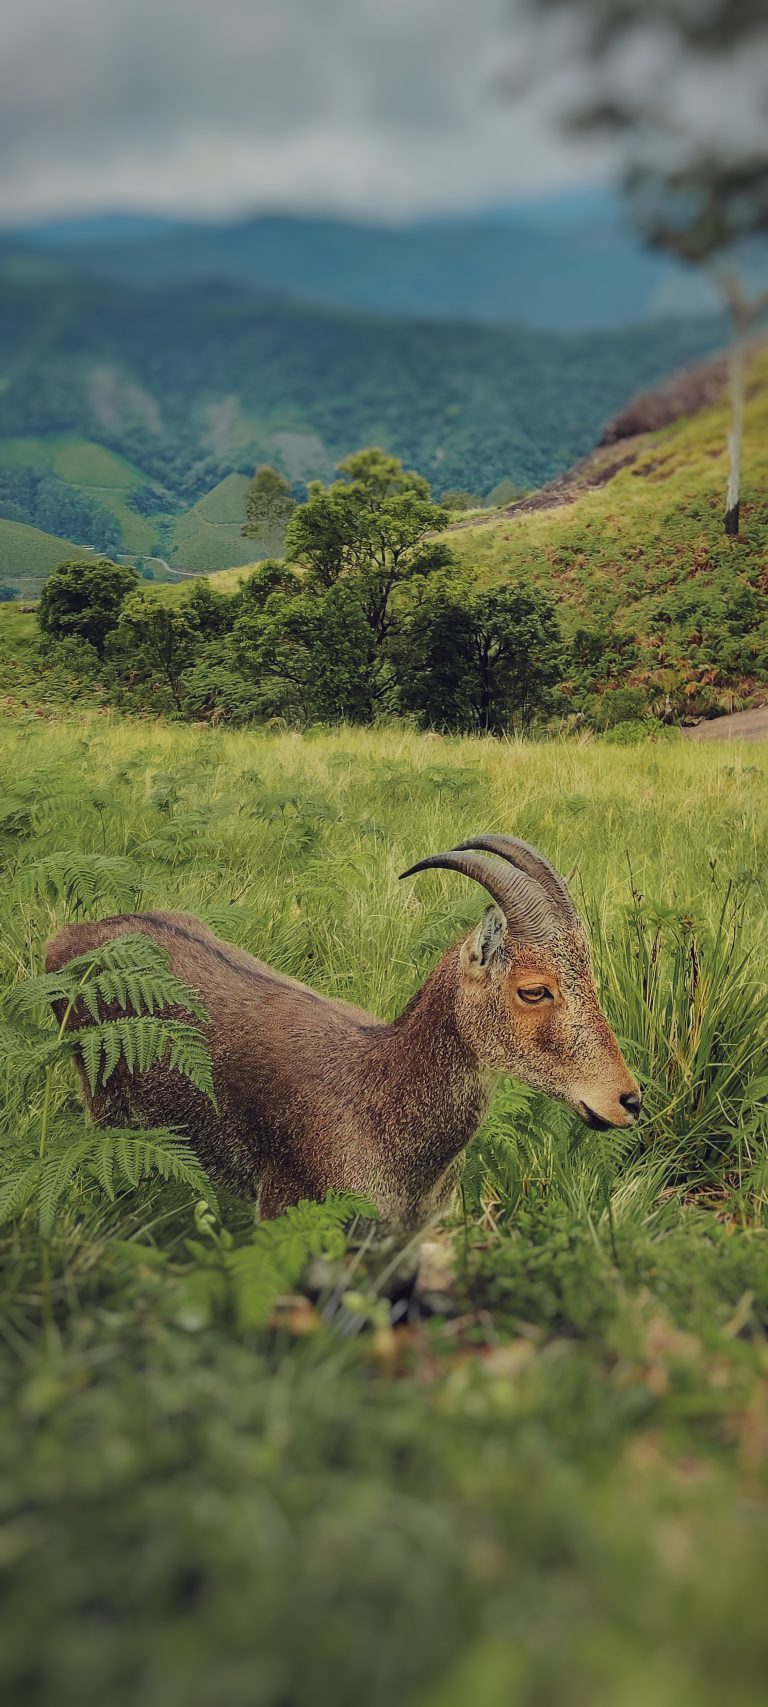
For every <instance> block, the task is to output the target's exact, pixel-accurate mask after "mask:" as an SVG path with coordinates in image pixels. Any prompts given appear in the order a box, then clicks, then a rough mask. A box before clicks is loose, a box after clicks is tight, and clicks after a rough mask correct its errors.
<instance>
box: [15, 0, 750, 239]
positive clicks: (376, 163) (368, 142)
mask: <svg viewBox="0 0 768 1707" xmlns="http://www.w3.org/2000/svg"><path fill="white" fill-rule="evenodd" d="M690 3H691V4H692V5H697V4H703V3H706V0H690ZM657 12H658V7H657ZM566 14H567V15H566V17H565V18H564V16H563V13H562V12H561V13H560V14H559V16H558V19H557V20H556V22H555V23H554V24H553V23H552V19H551V16H550V15H549V14H548V19H549V23H548V28H545V26H544V24H543V23H542V22H541V19H540V20H539V23H538V24H537V25H536V26H535V27H536V32H537V33H536V45H535V52H534V54H533V61H535V64H536V67H537V72H538V73H539V74H540V73H541V71H542V68H543V67H546V68H547V70H546V78H545V82H544V85H543V86H542V84H541V82H540V81H539V78H538V77H537V83H536V89H535V93H534V92H533V91H532V90H531V89H530V82H531V79H530V76H529V75H528V74H527V73H526V65H527V66H528V68H529V70H530V65H531V63H532V60H531V44H532V37H531V32H532V30H533V28H534V25H533V24H532V21H531V0H2V31H1V33H0V223H5V224H10V223H14V222H23V221H27V220H34V219H40V218H47V217H50V216H56V215H68V214H73V213H85V212H90V211H96V210H101V211H104V210H108V211H111V210H115V209H126V208H128V209H141V210H149V211H155V212H163V213H183V214H191V215H200V216H204V217H209V216H211V215H214V216H215V215H220V216H221V217H224V218H226V217H228V216H230V215H232V214H238V213H245V212H248V211H250V210H255V209H260V208H287V209H296V210H302V211H303V210H312V209H317V210H318V211H320V210H322V211H328V210H333V211H338V212H342V213H349V214H355V215H359V216H363V217H366V218H373V219H383V220H386V219H397V218H402V217H405V218H407V217H409V216H412V215H416V214H419V213H424V212H440V211H448V210H451V209H462V208H472V207H482V206H483V205H488V204H492V203H494V202H496V203H498V202H500V201H504V200H510V199H518V198H522V197H525V196H531V195H534V196H535V195H539V194H540V193H541V192H547V191H555V190H558V189H562V188H565V187H568V186H570V185H573V184H578V183H589V182H594V181H596V180H599V179H600V178H605V177H608V176H609V175H610V170H611V166H612V165H615V160H612V158H611V154H610V153H609V151H608V150H607V149H604V148H603V147H601V148H600V149H598V148H597V147H596V145H595V144H594V143H593V144H591V145H590V147H589V148H587V147H586V146H585V145H583V146H581V147H578V148H577V147H576V146H575V144H574V142H573V140H572V139H571V140H567V139H565V138H564V136H563V134H562V132H561V130H560V129H559V128H558V125H557V123H556V122H555V121H554V118H553V116H552V115H553V114H554V112H555V110H556V109H560V110H561V109H562V104H563V97H564V96H567V97H570V98H571V99H572V98H574V97H575V96H577V95H578V93H579V92H583V84H582V83H581V81H580V74H579V72H578V70H577V69H576V67H577V65H578V54H577V53H576V52H575V51H574V47H573V42H574V40H575V38H574V36H573V31H574V30H576V29H577V27H578V20H577V19H574V17H573V15H572V14H570V13H567V9H566ZM638 16H639V18H640V19H642V20H643V22H642V23H640V24H638V29H637V32H636V34H637V37H638V39H637V40H634V39H633V40H632V41H631V42H630V44H629V48H628V50H627V51H626V53H625V55H624V59H623V60H622V65H621V72H622V75H623V77H625V78H627V79H628V81H629V86H630V87H632V88H634V89H636V88H638V87H642V88H643V89H644V90H646V91H648V90H653V91H656V93H657V96H658V98H659V104H660V111H663V112H664V113H665V114H666V115H667V116H669V115H670V114H673V115H680V114H683V113H685V124H686V126H688V125H689V121H690V122H692V123H696V122H698V123H699V124H700V125H702V126H703V127H704V135H705V138H706V134H707V128H708V127H709V126H711V125H712V123H713V122H718V123H719V122H720V120H721V119H722V118H723V117H724V116H726V115H727V119H728V123H729V124H731V125H732V124H733V123H734V122H737V123H739V124H740V125H741V126H742V128H743V129H744V130H745V133H746V132H749V134H750V135H751V134H753V132H754V123H755V120H754V114H753V112H752V111H751V110H750V102H749V101H747V100H746V99H745V91H746V90H747V88H748V86H749V83H750V77H753V79H754V74H755V66H756V64H757V62H758V57H759V56H758V55H757V54H756V51H755V47H754V43H750V45H749V47H748V48H746V47H745V48H744V49H743V50H741V51H740V52H739V53H738V54H737V55H736V59H735V61H734V64H733V65H732V66H731V68H730V73H731V74H729V75H726V67H725V64H724V58H723V55H722V54H719V55H718V56H717V58H716V60H713V62H712V63H711V64H710V65H709V66H708V67H707V68H706V70H705V71H702V69H701V67H697V68H691V67H690V66H689V67H687V68H686V66H685V65H684V66H683V68H682V71H680V70H679V67H677V68H676V66H675V56H674V52H673V51H670V41H669V40H668V39H667V38H666V37H665V35H664V33H663V31H660V30H659V29H658V28H656V29H655V32H654V28H653V26H651V28H650V34H649V26H648V14H647V13H646V15H645V17H644V16H643V8H642V7H639V8H638ZM569 31H570V32H571V39H570V40H569ZM640 38H642V39H640ZM763 45H764V47H765V46H766V45H768V35H767V36H766V39H765V41H764V43H763ZM765 58H766V55H765V54H763V56H762V71H761V73H760V80H762V75H763V71H764V70H765ZM761 86H762V85H761ZM755 87H757V84H756V85H755ZM503 89H505V90H506V93H503V92H502V90H503ZM512 90H513V91H514V93H510V91H512ZM763 120H764V110H763V111H762V112H761V114H760V122H761V125H762V123H763ZM665 122H666V121H665ZM750 127H751V129H750ZM661 128H662V130H663V129H664V128H665V126H664V124H662V127H661Z"/></svg>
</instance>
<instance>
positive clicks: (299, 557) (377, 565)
mask: <svg viewBox="0 0 768 1707" xmlns="http://www.w3.org/2000/svg"><path fill="white" fill-rule="evenodd" d="M339 471H340V474H341V476H342V478H341V479H340V480H337V481H335V482H334V483H333V485H332V486H330V487H328V488H324V487H323V486H322V485H321V484H320V483H319V482H317V481H316V482H313V483H312V485H311V486H310V487H309V496H308V499H307V502H306V504H301V505H299V506H298V507H297V509H296V510H295V511H294V514H293V516H292V518H291V522H290V524H289V527H288V531H287V534H286V539H285V549H286V553H287V555H288V556H289V557H291V558H292V559H293V560H294V561H295V562H297V563H299V564H301V565H303V566H304V567H305V570H306V583H307V587H308V589H309V590H310V591H312V590H317V591H320V590H325V591H328V590H329V589H330V588H332V587H334V586H335V585H336V583H337V582H338V581H339V580H341V579H342V578H343V579H344V581H345V582H346V584H347V587H348V589H349V591H350V594H351V595H352V596H353V597H354V598H355V599H356V600H357V603H358V605H359V608H360V611H361V612H362V615H363V618H364V623H365V625H366V628H367V634H366V636H365V644H364V654H365V655H364V659H363V667H364V668H365V670H366V672H367V675H368V682H369V688H368V691H369V695H370V698H371V703H373V702H374V701H375V700H376V699H377V698H378V697H379V696H380V695H381V693H382V692H383V691H384V690H385V688H386V667H385V665H386V649H387V646H388V643H389V642H390V640H391V638H392V636H393V634H394V632H395V629H396V626H397V623H398V620H399V619H400V617H401V616H402V612H403V607H404V603H405V602H406V601H407V597H408V596H409V595H415V596H416V597H418V585H419V582H421V581H423V580H424V578H425V577H427V576H429V575H432V574H434V573H436V572H437V571H440V572H441V573H443V572H444V571H445V569H446V568H447V566H448V565H449V564H450V563H451V562H452V558H451V554H450V552H449V550H448V548H447V547H446V546H444V545H442V544H440V543H439V542H435V543H430V544H427V543H426V536H427V535H428V534H429V533H431V532H433V531H435V530H438V529H440V528H441V527H445V526H446V524H447V521H448V513H447V511H446V510H444V509H443V508H442V506H441V505H439V504H435V503H433V502H432V499H431V497H430V491H429V486H428V485H427V482H426V480H424V479H423V478H422V476H421V475H419V474H414V473H411V472H410V471H408V470H406V469H404V468H403V465H402V463H401V462H399V461H398V459H397V457H394V456H389V455H388V454H387V452H386V451H383V450H379V449H376V448H373V449H369V450H362V451H358V452H356V453H355V455H354V456H350V457H347V459H346V461H344V462H342V463H340V465H339Z"/></svg>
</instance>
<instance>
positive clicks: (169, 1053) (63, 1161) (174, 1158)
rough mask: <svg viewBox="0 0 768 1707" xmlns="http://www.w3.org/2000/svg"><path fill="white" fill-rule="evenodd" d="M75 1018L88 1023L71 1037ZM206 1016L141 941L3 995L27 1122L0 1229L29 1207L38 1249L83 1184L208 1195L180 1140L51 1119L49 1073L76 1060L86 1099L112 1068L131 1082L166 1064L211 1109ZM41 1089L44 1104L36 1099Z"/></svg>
mask: <svg viewBox="0 0 768 1707" xmlns="http://www.w3.org/2000/svg"><path fill="white" fill-rule="evenodd" d="M54 1004H55V1007H56V1012H57V1016H59V1017H58V1023H57V1024H56V1026H55V1028H52V1027H51V1025H50V1024H46V1023H41V1018H42V1015H43V1014H45V1015H48V1014H49V1013H50V1010H51V1008H52V1007H53V1005H54ZM116 1009H117V1010H118V1011H117V1012H115V1010H116ZM169 1009H171V1010H176V1012H178V1011H179V1010H180V1011H181V1013H182V1014H183V1015H184V1016H185V1017H183V1018H177V1017H175V1015H174V1014H173V1013H171V1014H169V1012H168V1010H169ZM75 1015H76V1016H77V1017H81V1018H82V1019H84V1020H86V1021H87V1022H88V1023H87V1024H85V1025H84V1026H83V1027H82V1028H81V1029H73V1030H70V1021H71V1020H72V1018H73V1016H75ZM205 1017H206V1016H205V1011H204V1009H203V1008H202V1006H201V1004H200V1002H199V1000H198V998H197V997H196V996H195V994H194V992H193V991H191V990H189V989H188V988H187V986H186V985H185V984H183V983H182V982H181V981H180V979H178V978H176V977H175V976H174V974H173V973H172V972H171V971H170V969H169V966H168V960H167V956H166V955H165V953H164V952H163V950H162V949H161V948H160V947H159V945H158V944H157V943H155V942H153V941H152V940H151V938H149V937H147V936H144V935H140V934H139V935H135V936H122V937H117V938H116V939H115V940H114V941H113V942H109V943H105V944H103V945H102V946H101V947H99V948H96V949H92V950H90V951H88V952H87V953H85V954H81V955H78V956H77V957H76V958H75V959H73V960H71V961H69V962H68V964H67V965H66V966H63V967H61V968H60V970H58V971H56V972H49V973H43V974H40V975H39V976H37V977H32V978H29V979H27V980H26V982H24V983H22V984H20V985H18V986H17V987H16V988H15V989H13V990H12V991H11V992H10V993H9V994H8V996H7V997H6V1000H5V1003H4V1009H3V1014H2V1017H1V1018H0V1059H5V1061H6V1062H7V1063H8V1065H9V1068H10V1069H11V1071H12V1073H13V1076H14V1079H15V1080H16V1083H17V1085H18V1086H19V1088H20V1089H21V1091H22V1094H23V1096H24V1098H25V1102H26V1107H27V1114H26V1117H25V1116H22V1118H21V1120H20V1125H19V1129H18V1130H17V1132H16V1135H15V1140H12V1141H11V1144H10V1145H9V1148H10V1149H11V1151H12V1159H11V1160H10V1166H8V1165H6V1167H5V1169H4V1179H3V1184H2V1186H1V1187H0V1225H1V1224H3V1223H6V1222H8V1221H11V1220H14V1219H16V1218H18V1217H19V1216H20V1215H22V1214H24V1213H26V1212H29V1211H30V1210H32V1208H33V1207H35V1208H36V1210H37V1217H38V1224H39V1231H40V1235H41V1238H42V1239H43V1241H44V1248H45V1244H46V1242H47V1241H49V1240H50V1238H51V1236H52V1234H53V1232H54V1230H55V1223H56V1216H57V1212H58V1211H59V1209H60V1208H61V1206H62V1204H63V1202H64V1201H65V1200H66V1199H67V1198H68V1197H69V1196H70V1194H71V1191H72V1188H73V1186H74V1185H75V1183H76V1181H77V1180H78V1179H79V1180H84V1179H86V1178H88V1179H89V1180H90V1181H91V1182H93V1183H94V1184H95V1185H96V1186H97V1187H98V1188H100V1189H101V1190H102V1191H103V1192H104V1193H105V1194H106V1196H107V1197H114V1195H115V1192H116V1190H117V1189H118V1188H121V1189H122V1188H125V1187H135V1186H136V1185H138V1183H139V1182H140V1180H142V1179H146V1178H147V1177H149V1176H151V1175H156V1176H159V1177H160V1178H162V1179H167V1180H175V1181H177V1182H179V1183H182V1184H185V1185H187V1186H189V1187H191V1188H192V1190H194V1191H195V1192H197V1193H198V1195H199V1194H200V1193H202V1192H206V1193H207V1194H208V1196H209V1197H210V1195H211V1192H210V1186H209V1185H208V1182H207V1178H206V1175H205V1172H204V1170H203V1168H202V1167H201V1165H200V1163H199V1162H198V1160H197V1158H196V1157H195V1155H194V1153H193V1152H192V1151H191V1150H190V1148H189V1145H188V1143H187V1140H186V1139H185V1138H184V1137H183V1136H182V1135H181V1134H179V1133H177V1132H174V1131H172V1130H170V1129H161V1130H157V1131H148V1132H140V1133H137V1132H133V1131H123V1130H122V1129H95V1128H90V1127H88V1126H86V1125H85V1122H84V1120H83V1117H82V1115H80V1116H77V1117H75V1118H73V1117H72V1116H71V1114H68V1112H67V1109H66V1107H64V1108H63V1109H59V1110H58V1111H57V1112H56V1114H54V1089H55V1082H56V1078H57V1075H58V1074H60V1073H61V1072H63V1070H65V1069H66V1067H67V1066H68V1065H69V1063H70V1062H71V1060H72V1058H73V1056H75V1055H77V1056H79V1058H80V1060H81V1061H82V1064H83V1067H84V1070H85V1073H86V1077H87V1079H88V1083H89V1086H90V1089H91V1092H95V1091H96V1090H97V1089H98V1087H99V1086H100V1085H105V1084H107V1083H108V1081H109V1079H110V1078H111V1077H112V1074H113V1073H114V1072H115V1070H116V1068H117V1067H118V1065H119V1063H121V1062H123V1063H124V1064H125V1067H126V1068H127V1070H128V1072H129V1073H136V1072H148V1071H149V1070H150V1068H152V1067H153V1066H155V1065H156V1064H157V1063H158V1062H161V1061H164V1062H166V1063H167V1065H168V1066H169V1067H171V1068H173V1069H174V1070H175V1071H177V1072H179V1073H182V1074H183V1075H184V1077H185V1078H187V1079H189V1080H190V1082H191V1083H192V1084H194V1085H195V1087H196V1088H197V1089H198V1090H199V1091H200V1092H202V1094H203V1095H204V1096H206V1097H208V1098H209V1099H210V1101H211V1102H213V1103H214V1104H215V1095H214V1088H213V1078H212V1072H211V1059H210V1055H209V1052H208V1048H207V1045H206V1041H205V1037H204V1035H203V1033H202V1031H201V1030H200V1027H199V1024H196V1023H195V1021H201V1020H204V1019H205ZM40 1084H42V1096H41V1098H38V1099H36V1097H35V1088H36V1086H39V1085H40ZM36 1100H37V1101H39V1114H38V1113H37V1112H36Z"/></svg>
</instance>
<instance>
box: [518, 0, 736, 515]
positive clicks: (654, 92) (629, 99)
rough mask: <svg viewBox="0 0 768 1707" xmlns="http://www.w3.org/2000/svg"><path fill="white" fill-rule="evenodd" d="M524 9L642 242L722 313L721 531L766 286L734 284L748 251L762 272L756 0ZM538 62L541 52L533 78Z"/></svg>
mask: <svg viewBox="0 0 768 1707" xmlns="http://www.w3.org/2000/svg"><path fill="white" fill-rule="evenodd" d="M528 10H529V12H532V13H534V14H537V15H541V14H545V15H546V14H558V13H559V14H560V15H561V17H562V19H563V22H564V25H565V29H564V35H563V40H564V41H567V47H566V52H567V55H568V61H569V71H570V77H569V79H568V81H567V83H563V85H562V88H566V87H567V89H568V90H569V94H568V96H567V103H566V106H565V107H563V106H562V93H561V94H560V97H559V99H560V103H561V116H562V119H563V121H564V123H565V125H566V127H567V128H569V129H570V130H571V131H572V132H576V133H580V134H586V135H587V136H588V137H590V138H592V139H595V138H601V139H603V140H605V139H608V140H609V141H610V144H611V147H612V151H613V159H614V161H615V162H616V169H617V170H618V175H619V179H620V182H621V183H622V184H623V187H624V188H625V190H627V192H628V194H629V198H630V207H631V208H632V210H633V211H634V213H635V215H636V217H637V219H638V223H639V228H640V230H641V232H642V233H643V235H644V236H645V238H646V241H647V242H648V244H649V246H650V247H651V248H655V249H660V250H666V251H667V252H669V253H671V254H673V255H675V256H676V257H677V258H678V259H680V260H682V261H685V262H688V263H689V264H692V265H695V266H703V267H706V268H707V269H708V270H711V271H712V272H713V273H714V277H715V282H716V284H717V285H718V288H719V290H720V293H721V295H722V297H723V300H724V304H725V307H726V312H727V314H728V318H729V324H730V380H731V383H730V394H731V422H730V430H729V434H728V452H729V479H728V494H727V499H726V507H725V531H726V533H728V534H737V533H738V531H739V481H740V462H741V442H742V433H743V417H744V394H745V352H746V345H747V340H748V337H749V334H750V332H751V330H752V328H753V327H754V325H755V323H756V321H757V319H758V317H759V315H760V314H761V313H762V311H763V310H764V309H765V308H766V307H768V292H765V291H763V290H760V291H758V292H757V293H755V292H754V291H751V292H750V291H749V290H748V289H747V286H746V278H747V276H748V273H749V269H750V261H752V262H753V261H754V260H755V257H756V256H757V258H758V260H759V261H760V262H761V263H762V267H763V270H764V267H765V246H764V244H763V245H762V247H761V248H758V246H756V244H755V242H754V240H755V238H760V237H762V238H764V236H765V233H766V232H767V231H768V146H767V145H766V141H765V113H766V106H767V105H768V51H767V48H766V44H767V42H768V37H767V36H766V8H765V0H706V4H697V3H696V0H693V3H692V0H645V3H644V5H643V6H642V7H639V6H637V4H636V3H635V0H528ZM548 41H551V38H550V37H548ZM535 54H536V50H535V48H534V57H532V59H531V62H530V65H529V70H533V69H534V58H535ZM551 69H552V66H551V58H550V56H549V55H547V57H546V70H545V71H544V76H545V77H546V76H547V75H549V73H550V72H551ZM713 69H714V70H715V71H716V74H717V90H716V96H715V99H714V100H713V99H711V98H710V97H709V84H708V82H707V81H706V79H707V78H710V79H711V74H712V71H713ZM579 73H580V75H579ZM520 85H521V79H520V78H519V77H518V79H517V86H518V87H519V86H520ZM574 90H579V91H580V93H579V94H578V95H576V96H574V94H573V91H574Z"/></svg>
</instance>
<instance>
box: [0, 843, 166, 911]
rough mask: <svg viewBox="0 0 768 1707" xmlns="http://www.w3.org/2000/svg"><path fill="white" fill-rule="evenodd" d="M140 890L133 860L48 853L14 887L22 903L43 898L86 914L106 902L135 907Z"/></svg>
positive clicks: (23, 870)
mask: <svg viewBox="0 0 768 1707" xmlns="http://www.w3.org/2000/svg"><path fill="white" fill-rule="evenodd" d="M140 890H141V877H140V874H139V872H138V870H137V868H136V866H135V865H134V864H133V861H132V860H129V859H126V858H125V857H124V856H123V855H116V854H84V853H72V852H65V853H52V854H46V855H45V856H44V858H42V859H37V860H32V861H31V862H30V863H29V864H28V865H23V866H22V867H21V868H20V870H19V871H18V872H17V874H16V877H15V879H14V884H13V892H14V894H15V895H16V896H18V898H19V899H20V900H30V899H32V898H33V897H35V896H36V895H41V896H42V897H43V898H44V899H45V900H48V901H54V902H63V903H64V904H65V906H66V907H67V908H68V909H70V910H71V909H76V910H79V911H81V912H84V913H88V912H91V911H92V910H93V909H94V908H95V907H96V906H97V905H98V904H100V903H101V902H103V901H105V900H109V901H111V902H113V903H114V905H115V906H117V907H129V906H131V905H135V903H136V897H137V895H138V894H139V892H140Z"/></svg>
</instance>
